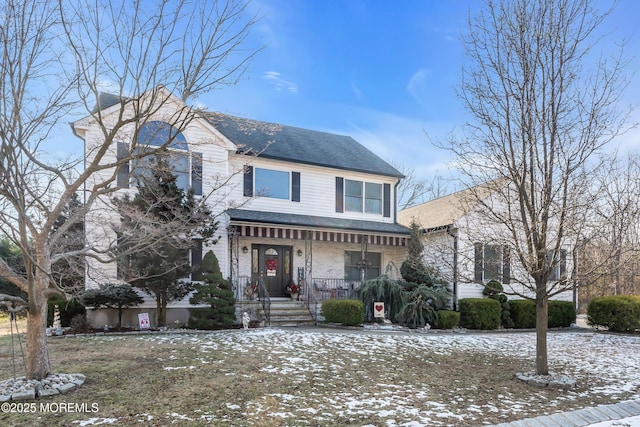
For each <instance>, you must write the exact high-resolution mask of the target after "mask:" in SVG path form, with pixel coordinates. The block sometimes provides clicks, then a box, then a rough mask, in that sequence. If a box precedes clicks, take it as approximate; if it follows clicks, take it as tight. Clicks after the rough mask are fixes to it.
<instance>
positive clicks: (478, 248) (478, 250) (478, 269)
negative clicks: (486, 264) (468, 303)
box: [473, 243, 483, 283]
mask: <svg viewBox="0 0 640 427" xmlns="http://www.w3.org/2000/svg"><path fill="white" fill-rule="evenodd" d="M473 248H474V249H475V269H474V272H475V275H474V280H475V281H476V282H478V283H482V271H483V268H482V258H483V257H482V243H474V244H473Z"/></svg>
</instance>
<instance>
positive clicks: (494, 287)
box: [482, 280, 504, 296]
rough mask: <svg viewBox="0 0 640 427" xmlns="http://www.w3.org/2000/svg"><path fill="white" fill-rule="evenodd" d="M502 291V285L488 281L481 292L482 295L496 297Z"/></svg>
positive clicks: (495, 281)
mask: <svg viewBox="0 0 640 427" xmlns="http://www.w3.org/2000/svg"><path fill="white" fill-rule="evenodd" d="M503 291H504V287H503V286H502V283H500V282H498V281H497V280H490V281H489V282H488V283H487V284H486V285H484V289H483V290H482V295H484V296H489V295H498V294H501V293H502V292H503Z"/></svg>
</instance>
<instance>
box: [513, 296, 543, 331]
mask: <svg viewBox="0 0 640 427" xmlns="http://www.w3.org/2000/svg"><path fill="white" fill-rule="evenodd" d="M509 305H510V307H511V310H510V311H511V319H512V320H513V327H514V328H516V329H532V328H535V327H536V303H535V302H533V301H531V300H528V299H517V300H511V301H509Z"/></svg>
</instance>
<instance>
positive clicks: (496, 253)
mask: <svg viewBox="0 0 640 427" xmlns="http://www.w3.org/2000/svg"><path fill="white" fill-rule="evenodd" d="M474 248H475V269H474V270H475V272H474V276H475V277H474V279H475V281H476V282H478V283H487V282H489V281H491V280H497V281H498V282H501V283H505V284H506V283H509V280H510V276H511V264H510V257H509V246H507V245H494V244H482V243H476V244H474Z"/></svg>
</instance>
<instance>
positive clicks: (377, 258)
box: [344, 251, 382, 280]
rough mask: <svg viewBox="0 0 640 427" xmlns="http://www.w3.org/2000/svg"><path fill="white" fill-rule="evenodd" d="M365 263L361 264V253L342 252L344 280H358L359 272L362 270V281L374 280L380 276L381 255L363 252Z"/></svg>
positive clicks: (359, 277)
mask: <svg viewBox="0 0 640 427" xmlns="http://www.w3.org/2000/svg"><path fill="white" fill-rule="evenodd" d="M364 255H365V262H362V252H360V251H345V252H344V278H345V279H346V280H360V279H361V278H362V276H361V270H362V269H363V268H364V270H365V275H364V279H365V280H369V279H374V278H376V277H378V276H380V271H381V268H380V265H381V264H382V255H381V254H380V253H378V252H365V253H364Z"/></svg>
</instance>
